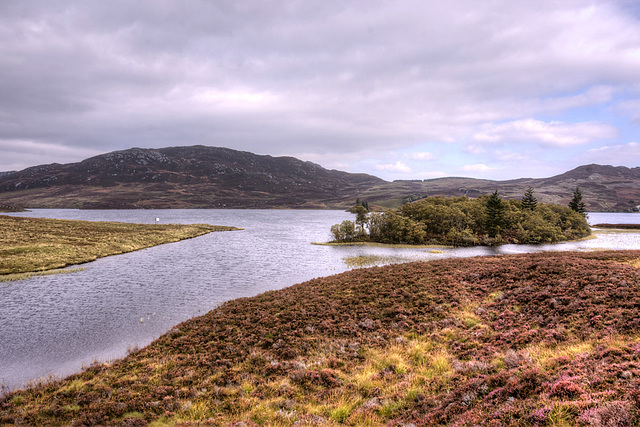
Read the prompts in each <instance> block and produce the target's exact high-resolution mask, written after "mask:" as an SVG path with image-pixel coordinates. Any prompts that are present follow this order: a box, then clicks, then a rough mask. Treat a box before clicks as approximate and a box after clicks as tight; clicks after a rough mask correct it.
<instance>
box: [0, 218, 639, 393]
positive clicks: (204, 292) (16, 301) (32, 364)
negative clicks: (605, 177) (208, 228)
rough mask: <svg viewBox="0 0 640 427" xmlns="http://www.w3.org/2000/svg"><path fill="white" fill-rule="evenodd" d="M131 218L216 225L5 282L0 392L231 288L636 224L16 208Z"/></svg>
mask: <svg viewBox="0 0 640 427" xmlns="http://www.w3.org/2000/svg"><path fill="white" fill-rule="evenodd" d="M12 215H15V216H31V217H44V218H64V219H82V220H92V221H122V222H132V223H155V219H156V218H159V220H160V223H183V224H186V223H208V224H215V225H230V226H236V227H241V228H243V230H240V231H230V232H217V233H211V234H207V235H205V236H200V237H197V238H194V239H189V240H184V241H181V242H176V243H170V244H166V245H161V246H156V247H153V248H148V249H144V250H140V251H136V252H132V253H128V254H123V255H116V256H111V257H106V258H102V259H99V260H97V261H94V262H91V263H87V264H84V265H83V266H82V267H83V269H82V270H81V271H77V272H73V273H69V274H56V275H50V276H36V277H32V278H30V279H27V280H21V281H15V282H4V283H0V385H1V386H2V388H1V389H0V392H2V391H7V390H10V389H13V388H16V387H21V386H24V385H26V384H27V383H29V382H30V381H34V380H38V379H41V378H44V377H51V376H55V377H61V376H65V375H68V374H71V373H73V372H77V371H78V370H80V369H81V368H82V366H87V365H90V364H91V363H93V362H95V361H99V362H104V361H109V360H112V359H115V358H119V357H122V356H124V355H126V354H127V351H129V350H131V349H134V348H137V347H143V346H145V345H147V344H148V343H150V342H151V341H152V340H153V339H155V338H157V337H159V336H160V335H162V334H163V333H165V332H166V331H168V330H169V329H171V328H172V327H173V326H175V325H177V324H178V323H180V322H182V321H185V320H187V319H189V318H192V317H194V316H198V315H201V314H204V313H206V312H207V311H209V310H211V309H213V308H215V307H216V306H217V305H219V304H221V303H223V302H224V301H228V300H231V299H234V298H239V297H249V296H253V295H257V294H259V293H262V292H265V291H268V290H275V289H281V288H284V287H286V286H290V285H293V284H295V283H300V282H303V281H306V280H309V279H312V278H314V277H321V276H327V275H330V274H336V273H340V272H343V271H345V270H347V269H349V266H348V265H347V264H346V263H345V261H344V260H345V258H350V257H357V256H369V255H374V256H377V257H378V259H380V260H381V262H398V261H411V260H431V259H438V258H447V257H469V256H481V255H500V254H511V253H525V252H539V251H557V250H560V251H564V250H592V249H640V232H616V231H609V230H606V231H605V230H602V231H598V230H596V236H597V238H595V239H589V240H584V241H580V242H570V243H562V244H555V245H504V246H499V247H493V248H487V247H478V248H456V249H448V248H440V249H437V250H435V249H434V248H424V247H422V248H394V247H370V246H326V245H313V244H312V243H313V242H326V241H328V240H330V238H331V235H330V232H329V228H330V226H331V225H332V224H336V223H339V222H341V221H343V220H345V219H353V215H351V214H349V213H346V212H342V211H309V210H208V209H202V210H200V209H199V210H179V209H176V210H96V211H91V210H66V209H37V210H33V211H30V212H21V213H15V214H12ZM589 222H590V223H592V224H597V223H605V222H607V223H635V224H640V214H606V213H591V214H590V216H589Z"/></svg>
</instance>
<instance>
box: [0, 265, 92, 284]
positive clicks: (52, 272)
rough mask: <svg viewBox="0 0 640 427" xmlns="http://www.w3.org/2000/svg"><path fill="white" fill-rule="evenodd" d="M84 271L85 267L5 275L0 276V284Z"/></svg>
mask: <svg viewBox="0 0 640 427" xmlns="http://www.w3.org/2000/svg"><path fill="white" fill-rule="evenodd" d="M85 269H86V268H85V267H77V268H64V269H56V270H47V271H38V272H31V273H14V274H5V275H2V276H0V282H14V281H18V280H26V279H30V278H32V277H39V276H52V275H55V274H70V273H77V272H78V271H83V270H85Z"/></svg>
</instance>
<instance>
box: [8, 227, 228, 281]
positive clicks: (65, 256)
mask: <svg viewBox="0 0 640 427" xmlns="http://www.w3.org/2000/svg"><path fill="white" fill-rule="evenodd" d="M234 229H235V228H234V227H222V226H214V225H207V224H188V225H182V224H162V225H156V224H127V223H119V222H91V221H72V220H62V219H46V218H22V217H10V216H0V274H2V275H4V274H16V273H29V272H37V271H45V270H52V269H56V268H61V267H65V266H68V265H75V264H81V263H85V262H89V261H94V260H95V259H97V258H101V257H105V256H109V255H115V254H121V253H125V252H132V251H135V250H138V249H143V248H148V247H151V246H156V245H160V244H163V243H169V242H177V241H179V240H184V239H189V238H192V237H196V236H200V235H203V234H207V233H211V232H213V231H225V230H234Z"/></svg>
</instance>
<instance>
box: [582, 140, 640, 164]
mask: <svg viewBox="0 0 640 427" xmlns="http://www.w3.org/2000/svg"><path fill="white" fill-rule="evenodd" d="M580 158H581V160H582V161H583V162H585V163H598V164H605V165H613V166H628V167H638V166H640V143H638V142H629V143H626V144H617V145H612V146H605V147H601V148H593V149H591V150H588V151H587V152H586V153H584V154H583V155H581V156H580Z"/></svg>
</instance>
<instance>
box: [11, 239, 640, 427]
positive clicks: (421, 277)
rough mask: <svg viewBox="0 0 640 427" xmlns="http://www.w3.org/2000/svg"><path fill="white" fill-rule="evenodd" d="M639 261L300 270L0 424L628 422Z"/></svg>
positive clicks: (474, 261) (25, 401) (633, 399)
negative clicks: (321, 273) (315, 273)
mask: <svg viewBox="0 0 640 427" xmlns="http://www.w3.org/2000/svg"><path fill="white" fill-rule="evenodd" d="M639 258H640V251H606V252H580V253H543V254H525V255H513V256H501V257H486V258H470V259H448V260H438V261H431V262H416V263H409V264H398V265H391V266H386V267H374V268H369V269H359V270H352V271H349V272H346V273H343V274H340V275H336V276H331V277H326V278H319V279H314V280H312V281H309V282H306V283H303V284H300V285H295V286H292V287H290V288H287V289H283V290H280V291H272V292H267V293H264V294H261V295H258V296H256V297H253V298H242V299H238V300H234V301H230V302H227V303H225V304H223V305H222V306H220V307H218V308H216V309H215V310H213V311H211V312H209V313H207V314H206V315H204V316H201V317H198V318H195V319H192V320H189V321H187V322H184V323H182V324H180V325H178V326H176V327H175V328H174V329H172V330H171V331H169V332H168V333H167V334H165V335H164V336H162V337H160V338H159V339H158V340H156V341H154V342H153V343H152V344H150V345H149V346H147V347H146V348H143V349H141V350H138V351H134V352H132V353H131V354H130V355H129V356H127V357H126V358H125V359H122V360H119V361H115V362H113V363H111V364H109V365H100V364H96V365H93V366H91V367H89V368H87V369H86V370H84V371H83V372H81V373H79V374H76V375H73V376H71V377H68V378H66V379H63V380H60V381H51V382H43V383H39V384H35V385H33V387H31V388H29V389H26V390H21V391H15V392H12V393H7V394H5V395H4V396H2V397H0V425H5V424H6V425H14V424H24V425H45V426H46V425H152V426H161V425H170V426H171V425H174V426H178V425H179V426H197V425H220V426H234V425H245V426H255V425H268V426H312V425H325V426H335V425H351V426H386V425H388V426H401V425H416V426H431V425H460V426H471V425H494V426H509V425H518V426H554V425H555V426H561V425H572V426H573V425H579V426H596V425H602V426H605V425H637V424H638V423H639V422H640V392H639V391H638V390H639V388H638V385H639V382H638V381H639V379H640V333H639V332H640V319H639V318H638V315H637V307H638V306H640V286H639V285H638V284H639V282H640V270H638V268H637V267H634V266H632V265H629V264H628V263H629V262H632V261H634V260H638V259H639ZM625 262H626V263H627V264H625Z"/></svg>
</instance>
